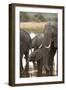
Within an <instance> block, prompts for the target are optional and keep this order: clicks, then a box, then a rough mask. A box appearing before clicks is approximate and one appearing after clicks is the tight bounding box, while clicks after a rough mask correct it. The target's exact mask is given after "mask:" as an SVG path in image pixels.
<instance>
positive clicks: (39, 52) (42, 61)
mask: <svg viewBox="0 0 66 90" xmlns="http://www.w3.org/2000/svg"><path fill="white" fill-rule="evenodd" d="M49 53H50V51H49V49H48V48H44V47H41V48H38V49H36V50H35V51H33V52H32V53H31V54H30V55H29V58H28V61H32V62H35V61H36V62H37V70H38V73H37V76H42V68H43V67H44V68H45V71H46V75H48V72H49V66H48V60H49Z"/></svg>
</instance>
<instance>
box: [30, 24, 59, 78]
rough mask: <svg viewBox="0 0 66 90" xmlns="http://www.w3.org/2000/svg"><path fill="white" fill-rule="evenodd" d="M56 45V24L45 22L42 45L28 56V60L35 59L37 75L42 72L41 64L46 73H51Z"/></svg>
mask: <svg viewBox="0 0 66 90" xmlns="http://www.w3.org/2000/svg"><path fill="white" fill-rule="evenodd" d="M49 45H50V46H49ZM48 46H49V47H48ZM57 47H58V45H57V24H52V23H47V24H46V26H45V29H44V38H43V41H42V47H41V48H39V49H37V50H35V51H34V52H32V53H31V54H30V56H29V61H37V64H38V76H40V74H41V73H42V67H43V66H44V67H45V70H46V72H47V73H48V75H53V61H54V55H55V53H56V50H57Z"/></svg>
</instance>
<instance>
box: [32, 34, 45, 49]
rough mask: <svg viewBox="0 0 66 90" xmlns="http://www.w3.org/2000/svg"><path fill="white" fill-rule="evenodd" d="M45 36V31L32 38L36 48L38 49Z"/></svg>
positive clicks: (33, 45) (33, 46)
mask: <svg viewBox="0 0 66 90" xmlns="http://www.w3.org/2000/svg"><path fill="white" fill-rule="evenodd" d="M43 38H44V33H40V34H37V35H36V36H35V37H34V38H33V39H32V48H34V50H36V49H38V48H39V46H40V45H41V43H42V41H43Z"/></svg>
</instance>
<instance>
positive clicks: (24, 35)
mask: <svg viewBox="0 0 66 90" xmlns="http://www.w3.org/2000/svg"><path fill="white" fill-rule="evenodd" d="M31 47H32V40H31V37H30V35H29V33H28V32H26V31H24V30H23V29H20V77H22V76H23V64H22V58H23V55H25V59H26V62H27V59H28V55H29V49H31ZM28 68H29V65H27V66H26V71H28Z"/></svg>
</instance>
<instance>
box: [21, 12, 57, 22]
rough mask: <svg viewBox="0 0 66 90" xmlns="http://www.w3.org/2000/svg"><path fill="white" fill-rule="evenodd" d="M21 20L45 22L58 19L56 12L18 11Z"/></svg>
mask: <svg viewBox="0 0 66 90" xmlns="http://www.w3.org/2000/svg"><path fill="white" fill-rule="evenodd" d="M20 21H21V22H31V21H36V22H45V21H56V22H57V21H58V16H57V14H56V13H38V12H20Z"/></svg>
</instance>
